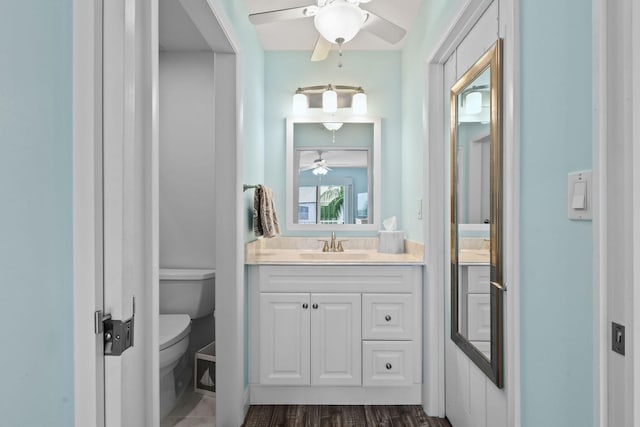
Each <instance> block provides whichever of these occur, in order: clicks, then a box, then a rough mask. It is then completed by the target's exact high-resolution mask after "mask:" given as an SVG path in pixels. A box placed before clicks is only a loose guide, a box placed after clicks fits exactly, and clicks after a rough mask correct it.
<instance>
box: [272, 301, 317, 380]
mask: <svg viewBox="0 0 640 427" xmlns="http://www.w3.org/2000/svg"><path fill="white" fill-rule="evenodd" d="M309 312H310V304H309V294H280V293H262V294H260V383H261V384H279V385H308V384H309V364H310V361H309V356H310V353H309V350H310V347H309V346H310V340H309V328H310V324H309V322H310V320H309V318H310V314H309Z"/></svg>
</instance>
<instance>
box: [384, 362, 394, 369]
mask: <svg viewBox="0 0 640 427" xmlns="http://www.w3.org/2000/svg"><path fill="white" fill-rule="evenodd" d="M385 366H386V368H387V369H391V368H393V366H391V363H387V364H386V365H385Z"/></svg>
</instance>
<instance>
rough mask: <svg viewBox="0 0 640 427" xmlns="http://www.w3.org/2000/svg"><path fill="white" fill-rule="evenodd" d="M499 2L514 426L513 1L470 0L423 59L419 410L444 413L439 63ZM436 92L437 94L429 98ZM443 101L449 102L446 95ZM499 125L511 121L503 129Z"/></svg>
mask: <svg viewBox="0 0 640 427" xmlns="http://www.w3.org/2000/svg"><path fill="white" fill-rule="evenodd" d="M493 1H496V2H498V6H499V17H500V25H499V28H500V31H499V36H500V37H501V38H503V39H504V45H503V48H504V50H503V150H504V156H503V159H504V160H503V161H504V169H503V174H504V202H503V203H504V213H505V216H504V219H505V221H504V227H505V233H504V236H505V237H504V253H505V268H504V281H505V285H506V286H507V287H508V292H506V294H505V297H506V303H505V332H506V334H505V336H506V345H505V358H504V361H505V365H506V366H505V386H504V390H505V393H507V425H509V426H513V427H519V426H520V339H519V331H520V321H519V315H518V313H519V307H520V292H519V274H520V272H519V270H520V268H519V259H520V258H519V257H520V250H519V247H520V246H519V224H518V218H519V176H520V173H519V164H520V163H519V162H520V161H519V140H520V137H519V136H520V122H519V117H520V116H519V92H518V90H517V89H518V87H519V73H520V68H519V63H520V62H519V61H520V58H519V55H518V46H519V27H518V23H519V10H520V9H519V0H468V1H467V2H466V3H465V4H464V6H463V7H462V8H461V10H460V11H459V13H458V14H457V16H456V18H455V19H454V20H453V24H452V25H451V26H450V27H449V29H448V31H447V32H446V33H445V35H444V36H443V38H442V39H441V42H440V43H439V44H438V45H437V46H436V48H435V49H434V50H433V52H432V53H431V54H430V55H429V56H428V59H427V61H426V67H425V68H426V85H425V87H426V91H427V92H426V95H425V98H426V99H427V100H428V101H427V105H426V107H427V126H426V135H425V141H426V142H425V146H426V150H425V159H424V163H425V164H426V165H428V171H429V172H428V175H427V176H426V178H425V181H426V182H425V189H426V194H425V197H426V198H427V200H430V201H431V202H430V203H429V219H428V224H427V227H426V230H425V240H424V241H425V242H426V243H425V251H426V253H427V254H428V259H429V260H430V268H428V269H426V276H427V277H426V283H428V284H432V286H427V287H426V289H425V300H426V301H428V303H427V306H426V309H425V312H426V313H429V314H428V316H429V318H428V319H425V321H426V322H427V323H428V324H432V325H435V326H436V327H434V328H432V330H433V331H434V332H432V333H430V332H429V331H428V330H427V331H426V332H425V348H430V349H436V350H432V351H431V352H430V353H429V357H427V358H426V361H425V368H424V372H425V375H424V376H425V379H426V380H425V385H424V388H423V390H424V391H423V394H424V396H426V398H425V399H424V402H423V406H424V408H425V411H426V412H427V413H429V414H433V415H437V416H440V417H443V416H445V374H444V373H445V340H446V339H448V337H446V336H445V335H446V334H445V325H446V321H447V319H445V315H444V313H445V303H446V298H445V280H446V278H447V271H448V269H449V259H448V254H449V253H450V251H449V247H448V245H449V239H448V236H449V234H448V233H447V232H446V230H443V226H444V227H445V228H446V227H448V224H449V219H448V217H447V216H446V210H445V207H446V206H448V199H447V191H446V190H445V188H446V185H447V183H448V182H449V181H448V176H447V175H446V172H447V170H446V162H445V159H446V157H445V156H446V151H447V147H446V145H445V144H443V143H442V141H443V135H444V126H445V123H444V117H445V111H444V108H445V107H444V106H445V100H444V99H443V98H442V96H443V95H442V94H444V64H445V62H446V61H447V59H448V58H449V57H450V56H451V54H452V53H453V52H454V51H455V49H456V48H457V46H458V45H459V44H460V42H461V41H462V40H463V39H464V37H465V36H466V35H467V34H468V32H469V31H470V30H471V28H472V27H473V26H474V25H475V23H476V22H477V21H478V19H479V18H480V17H481V16H482V14H483V13H484V11H485V10H486V9H487V8H488V7H489V6H490V5H491V3H493ZM433 94H435V95H433ZM447 101H448V100H447ZM504 124H510V125H509V126H504Z"/></svg>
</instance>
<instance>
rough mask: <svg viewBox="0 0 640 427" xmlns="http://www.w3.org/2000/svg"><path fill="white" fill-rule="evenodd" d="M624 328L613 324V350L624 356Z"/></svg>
mask: <svg viewBox="0 0 640 427" xmlns="http://www.w3.org/2000/svg"><path fill="white" fill-rule="evenodd" d="M624 341H625V337H624V326H622V325H619V324H618V323H616V322H611V350H613V351H615V352H616V353H619V354H621V355H623V356H624Z"/></svg>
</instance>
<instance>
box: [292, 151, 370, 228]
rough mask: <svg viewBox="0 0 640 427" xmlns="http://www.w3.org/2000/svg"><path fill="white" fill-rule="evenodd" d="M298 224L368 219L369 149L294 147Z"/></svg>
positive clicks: (364, 220)
mask: <svg viewBox="0 0 640 427" xmlns="http://www.w3.org/2000/svg"><path fill="white" fill-rule="evenodd" d="M296 154H297V155H296V162H297V169H298V218H297V222H298V224H366V223H367V222H368V221H369V209H368V195H369V188H368V187H369V175H368V171H369V167H368V165H369V150H368V149H362V150H360V149H353V150H351V149H343V150H331V149H327V150H324V151H323V150H321V149H319V150H306V149H298V150H296Z"/></svg>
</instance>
